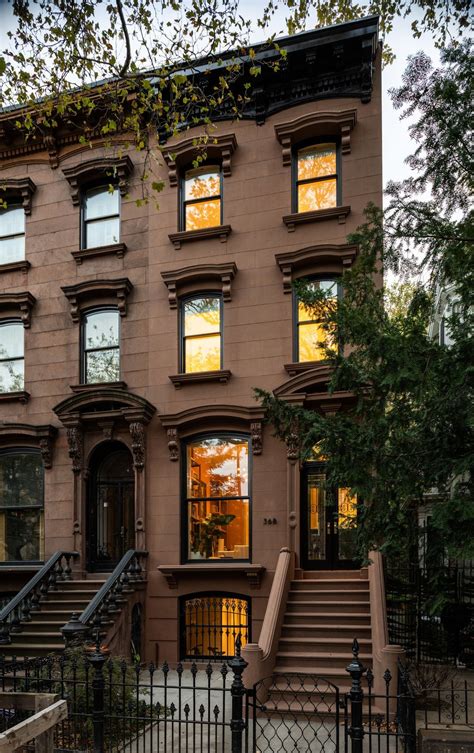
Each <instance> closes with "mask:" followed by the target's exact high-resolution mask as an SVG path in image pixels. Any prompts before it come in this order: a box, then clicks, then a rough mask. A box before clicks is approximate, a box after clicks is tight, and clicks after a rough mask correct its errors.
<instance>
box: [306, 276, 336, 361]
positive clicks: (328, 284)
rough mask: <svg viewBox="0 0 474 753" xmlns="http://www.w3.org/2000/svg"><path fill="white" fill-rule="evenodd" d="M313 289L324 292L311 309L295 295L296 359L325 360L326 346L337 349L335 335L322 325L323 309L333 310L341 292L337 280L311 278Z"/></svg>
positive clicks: (331, 330)
mask: <svg viewBox="0 0 474 753" xmlns="http://www.w3.org/2000/svg"><path fill="white" fill-rule="evenodd" d="M308 284H309V285H310V286H311V287H312V288H313V289H315V290H316V289H319V290H321V291H322V292H323V293H324V299H323V300H321V301H319V302H318V304H317V306H316V308H315V309H314V310H313V309H312V308H311V309H310V308H309V307H307V306H306V305H305V304H304V303H303V301H301V300H299V299H298V297H296V337H295V341H296V348H295V350H296V353H295V357H296V361H297V362H299V363H301V362H305V361H325V360H327V357H328V354H327V351H326V348H329V349H330V350H332V351H336V349H337V335H336V332H335V330H334V328H333V325H331V327H332V329H330V330H327V329H325V327H324V326H323V322H322V319H323V315H324V313H325V310H329V311H331V310H333V311H334V310H335V309H336V307H337V301H338V297H339V295H340V293H341V290H340V284H339V283H338V282H337V280H313V281H312V282H310V283H308Z"/></svg>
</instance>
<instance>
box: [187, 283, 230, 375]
mask: <svg viewBox="0 0 474 753" xmlns="http://www.w3.org/2000/svg"><path fill="white" fill-rule="evenodd" d="M198 298H218V299H219V334H220V338H221V349H220V350H221V353H220V361H219V363H220V366H219V370H222V369H223V368H224V298H223V295H222V293H220V292H218V291H215V290H209V291H206V292H201V291H200V292H199V293H190V294H189V295H186V296H183V297H182V298H180V299H179V317H178V318H179V323H178V337H179V363H178V369H179V373H180V374H202V373H205V372H202V371H186V368H185V367H186V340H187V339H189V338H191V339H197V338H198V337H211V336H215V334H216V333H213V334H212V335H211V334H207V335H187V336H186V334H185V312H184V309H185V305H186V303H189V302H190V301H195V300H197V299H198Z"/></svg>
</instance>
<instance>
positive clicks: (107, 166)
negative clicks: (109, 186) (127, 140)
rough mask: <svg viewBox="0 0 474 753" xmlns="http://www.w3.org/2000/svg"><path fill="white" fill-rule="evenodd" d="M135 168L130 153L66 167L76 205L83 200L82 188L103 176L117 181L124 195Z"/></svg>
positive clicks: (67, 178) (64, 171) (73, 200)
mask: <svg viewBox="0 0 474 753" xmlns="http://www.w3.org/2000/svg"><path fill="white" fill-rule="evenodd" d="M132 170H133V162H132V160H131V159H130V157H129V156H128V155H125V156H124V157H99V158H97V159H92V160H88V161H87V162H80V163H79V164H78V165H74V166H73V167H64V168H63V173H64V177H65V178H66V180H67V181H68V183H69V185H70V187H71V198H72V203H73V204H74V206H78V205H79V204H80V202H81V190H82V188H83V187H84V186H86V185H87V184H88V183H91V182H92V181H96V180H99V179H101V178H103V179H104V180H107V181H109V182H110V183H114V182H116V183H117V185H118V188H119V191H120V194H121V195H122V196H125V194H126V193H127V190H128V178H129V176H130V174H131V172H132Z"/></svg>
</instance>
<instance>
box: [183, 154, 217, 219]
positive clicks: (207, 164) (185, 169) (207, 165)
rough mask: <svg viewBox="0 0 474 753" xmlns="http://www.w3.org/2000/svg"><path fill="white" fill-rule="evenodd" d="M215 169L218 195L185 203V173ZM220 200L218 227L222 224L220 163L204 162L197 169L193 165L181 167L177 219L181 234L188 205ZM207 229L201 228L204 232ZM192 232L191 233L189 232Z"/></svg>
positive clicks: (189, 200)
mask: <svg viewBox="0 0 474 753" xmlns="http://www.w3.org/2000/svg"><path fill="white" fill-rule="evenodd" d="M212 167H217V168H218V170H219V191H220V193H219V195H218V196H217V195H214V196H204V197H203V198H202V199H192V200H191V199H188V200H187V201H186V199H185V196H186V173H188V172H191V171H193V170H202V171H203V172H204V171H205V170H206V169H209V168H212ZM217 198H218V199H220V225H222V224H223V222H224V175H223V172H222V163H221V161H209V162H207V161H206V162H204V163H203V164H201V165H199V167H197V168H196V167H194V166H193V165H189V164H188V165H186V166H185V167H183V169H182V170H181V171H180V178H179V191H178V217H179V229H180V231H182V232H186V231H187V228H186V207H187V206H188V204H200V203H202V202H204V201H212V200H213V199H217ZM209 227H215V226H214V225H209ZM206 229H207V228H202V230H206ZM189 232H192V231H189Z"/></svg>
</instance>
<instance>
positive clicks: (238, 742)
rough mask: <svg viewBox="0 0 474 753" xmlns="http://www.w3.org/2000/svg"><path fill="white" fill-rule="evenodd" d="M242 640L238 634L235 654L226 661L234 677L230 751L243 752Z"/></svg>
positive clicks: (243, 666) (244, 662) (243, 688)
mask: <svg viewBox="0 0 474 753" xmlns="http://www.w3.org/2000/svg"><path fill="white" fill-rule="evenodd" d="M241 647H242V640H241V638H240V634H239V635H238V636H237V639H236V641H235V656H234V658H233V659H230V661H229V662H227V663H228V665H229V667H230V668H231V670H232V672H233V673H234V679H233V680H232V685H231V688H230V692H231V696H232V719H231V722H230V729H231V739H232V744H231V751H232V753H242V752H243V747H242V743H243V732H244V729H245V721H244V718H243V698H244V695H245V687H244V683H243V681H242V674H243V672H244V670H245V668H246V667H247V662H246V661H245V659H243V658H242V656H241Z"/></svg>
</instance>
